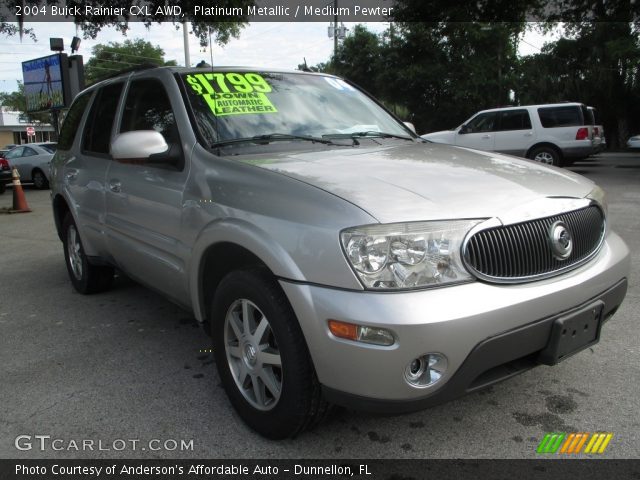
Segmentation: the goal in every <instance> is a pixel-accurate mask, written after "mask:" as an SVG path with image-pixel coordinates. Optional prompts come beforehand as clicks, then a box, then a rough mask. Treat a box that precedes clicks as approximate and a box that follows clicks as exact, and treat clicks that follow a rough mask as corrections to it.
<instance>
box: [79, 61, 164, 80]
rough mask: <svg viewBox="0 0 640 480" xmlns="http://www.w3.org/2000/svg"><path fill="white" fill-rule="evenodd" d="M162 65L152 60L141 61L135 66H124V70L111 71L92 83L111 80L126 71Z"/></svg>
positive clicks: (136, 70)
mask: <svg viewBox="0 0 640 480" xmlns="http://www.w3.org/2000/svg"><path fill="white" fill-rule="evenodd" d="M161 66H162V65H156V64H155V63H150V62H145V63H139V64H137V65H134V66H133V67H127V68H123V69H122V70H118V71H117V72H115V73H111V74H109V75H108V76H106V77H103V78H101V79H100V80H97V81H95V82H93V83H92V84H91V85H94V84H96V83H98V82H102V81H103V80H109V79H111V78H115V77H119V76H120V75H122V74H124V73H131V72H138V71H141V70H149V69H151V68H158V67H161Z"/></svg>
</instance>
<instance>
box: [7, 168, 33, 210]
mask: <svg viewBox="0 0 640 480" xmlns="http://www.w3.org/2000/svg"><path fill="white" fill-rule="evenodd" d="M12 178H13V209H12V210H11V213H27V212H30V211H31V209H30V208H29V205H28V204H27V199H26V198H25V196H24V190H22V184H21V183H20V174H19V173H18V169H17V168H15V167H14V169H13V171H12Z"/></svg>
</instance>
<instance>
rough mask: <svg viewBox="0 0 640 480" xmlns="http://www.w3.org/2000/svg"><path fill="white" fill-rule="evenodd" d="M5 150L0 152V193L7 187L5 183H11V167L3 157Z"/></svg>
mask: <svg viewBox="0 0 640 480" xmlns="http://www.w3.org/2000/svg"><path fill="white" fill-rule="evenodd" d="M5 153H6V151H1V152H0V195H1V194H3V193H4V192H5V190H6V189H7V183H11V167H10V166H9V162H8V161H7V159H5V158H4V154H5Z"/></svg>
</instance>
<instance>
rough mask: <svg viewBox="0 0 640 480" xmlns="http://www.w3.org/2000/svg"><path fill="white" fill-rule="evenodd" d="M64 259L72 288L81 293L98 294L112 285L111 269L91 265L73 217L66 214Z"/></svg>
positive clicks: (64, 223) (63, 237)
mask: <svg viewBox="0 0 640 480" xmlns="http://www.w3.org/2000/svg"><path fill="white" fill-rule="evenodd" d="M62 232H63V236H62V242H63V245H64V259H65V262H66V264H67V271H68V272H69V278H70V279H71V283H72V284H73V286H74V288H75V289H76V290H77V291H78V292H80V293H82V294H89V293H98V292H102V291H104V290H107V289H109V287H111V284H112V283H113V273H114V270H113V267H107V266H99V265H92V264H90V263H89V260H88V259H87V256H86V255H85V253H84V248H83V246H82V240H81V239H80V233H79V232H78V228H77V227H76V224H75V222H74V221H73V217H72V216H71V215H70V214H68V215H67V216H66V217H65V218H64V221H63V223H62Z"/></svg>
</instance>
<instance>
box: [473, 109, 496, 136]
mask: <svg viewBox="0 0 640 480" xmlns="http://www.w3.org/2000/svg"><path fill="white" fill-rule="evenodd" d="M495 124H496V114H495V113H481V114H480V115H477V116H475V117H474V118H473V119H472V120H471V121H470V122H469V123H467V133H480V132H492V131H493V130H494V127H495Z"/></svg>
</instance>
